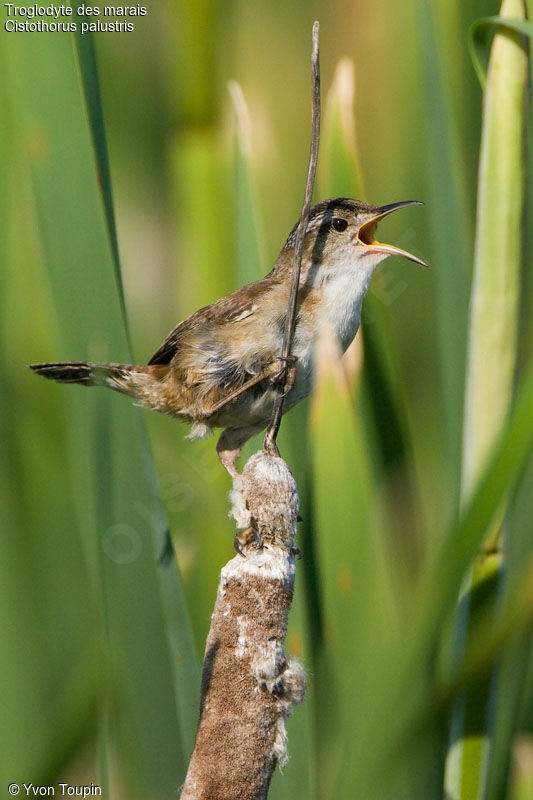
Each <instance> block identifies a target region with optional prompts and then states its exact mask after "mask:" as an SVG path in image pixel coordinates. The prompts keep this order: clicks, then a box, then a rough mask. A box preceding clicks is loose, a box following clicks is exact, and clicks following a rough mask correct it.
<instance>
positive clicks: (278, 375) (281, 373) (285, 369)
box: [270, 355, 298, 389]
mask: <svg viewBox="0 0 533 800" xmlns="http://www.w3.org/2000/svg"><path fill="white" fill-rule="evenodd" d="M279 361H281V362H283V365H282V367H281V369H278V370H277V371H276V372H274V374H273V375H271V376H270V382H271V383H280V381H282V380H286V382H287V383H288V381H289V376H290V374H291V372H292V371H294V368H295V365H296V362H297V361H298V356H292V355H291V356H278V357H277V358H276V360H275V361H274V364H277V363H278V362H279ZM292 385H294V379H293V381H292ZM291 389H292V386H291Z"/></svg>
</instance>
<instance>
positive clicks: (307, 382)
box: [31, 198, 426, 476]
mask: <svg viewBox="0 0 533 800" xmlns="http://www.w3.org/2000/svg"><path fill="white" fill-rule="evenodd" d="M414 204H416V201H405V202H401V203H392V204H391V205H388V206H381V207H379V208H375V207H373V206H369V205H365V204H364V203H360V202H358V201H357V200H350V199H347V198H336V199H334V200H326V201H324V202H322V203H318V205H316V206H314V208H312V209H311V213H310V217H309V222H308V225H307V231H306V234H305V240H304V251H303V257H302V267H301V276H300V287H299V292H298V303H297V317H296V329H295V335H294V340H293V346H292V353H293V355H294V357H295V361H294V384H293V387H292V389H291V391H290V392H289V394H288V395H287V397H286V398H285V404H284V411H286V410H288V409H289V408H291V407H292V406H294V405H295V404H296V403H298V401H299V400H301V399H302V398H303V397H305V396H306V395H307V394H308V393H309V392H310V390H311V385H312V374H313V350H314V345H315V342H316V340H317V335H318V333H319V331H320V330H321V327H322V326H323V325H327V326H329V328H330V329H332V330H333V331H334V332H335V334H336V335H337V338H338V340H339V343H340V346H341V349H342V351H344V350H346V348H347V347H348V345H349V344H350V343H351V342H352V340H353V339H354V337H355V334H356V333H357V329H358V327H359V322H360V319H361V305H362V302H363V298H364V296H365V294H366V292H367V289H368V286H369V283H370V279H371V277H372V275H373V273H374V271H375V269H376V267H377V265H378V264H379V263H380V261H383V259H384V258H386V257H387V256H389V255H398V256H403V257H404V258H408V259H410V260H411V261H415V262H417V263H419V264H422V265H423V266H426V265H425V264H424V262H423V261H421V260H420V259H419V258H417V257H416V256H414V255H411V254H410V253H407V252H405V251H404V250H401V249H400V248H398V247H394V246H392V245H389V244H383V243H381V242H378V241H377V240H376V239H375V238H374V229H375V226H376V224H377V223H378V221H379V220H380V219H382V218H383V217H385V216H387V214H390V213H391V212H392V211H395V210H396V209H398V208H403V207H404V206H409V205H414ZM296 228H297V226H295V228H294V229H293V230H292V232H291V233H290V235H289V238H288V239H287V241H286V243H285V245H284V247H283V249H282V251H281V253H280V254H279V257H278V260H277V261H276V264H275V265H274V269H273V270H272V271H271V272H270V273H269V274H268V275H267V276H266V277H264V278H262V279H261V280H259V281H256V282H255V283H251V284H249V285H248V286H243V287H242V289H237V291H235V292H232V293H231V294H229V295H227V297H223V298H221V299H220V300H217V301H216V302H214V303H211V305H209V306H206V307H205V308H201V309H200V310H199V311H197V312H196V313H195V314H192V315H191V316H190V317H187V319H185V320H184V321H183V322H181V323H180V324H179V325H178V326H177V327H176V328H174V330H173V331H171V333H169V335H168V336H167V338H166V339H165V341H164V342H163V344H162V345H161V347H160V348H159V350H157V352H156V353H154V355H153V356H152V358H151V359H150V361H149V362H148V364H147V365H144V366H136V365H127V364H107V363H97V362H90V361H73V362H65V363H49V364H33V365H32V366H31V369H33V370H34V371H35V372H37V373H39V375H43V376H44V377H45V378H52V379H54V380H56V381H60V382H61V383H80V384H84V385H85V386H96V385H99V386H109V387H110V388H111V389H114V390H115V391H117V392H122V393H123V394H127V395H129V396H130V397H133V398H134V399H135V401H136V402H138V403H140V404H142V405H143V406H146V407H147V408H152V409H154V410H156V411H161V412H163V413H164V414H169V415H170V416H172V417H178V418H180V419H184V420H187V421H189V422H191V423H192V430H191V433H190V436H191V437H196V436H204V435H205V434H207V433H208V432H209V431H210V430H211V429H213V428H223V429H224V430H223V432H222V435H221V436H220V438H219V440H218V444H217V451H218V455H219V458H220V461H221V462H222V464H223V465H224V467H225V468H226V469H227V470H228V472H229V473H230V475H232V476H234V475H236V474H237V469H236V467H235V461H236V459H237V458H238V456H239V453H240V451H241V448H242V446H243V444H244V443H245V442H246V441H247V439H249V438H250V436H252V435H253V434H254V433H257V432H258V431H261V430H262V429H264V428H265V427H266V426H267V424H268V422H269V419H270V415H271V411H272V405H273V402H274V398H275V396H276V392H277V388H276V385H275V384H276V381H277V380H279V379H280V375H281V376H282V375H283V373H284V370H283V366H284V365H283V364H282V362H281V361H280V358H279V355H280V353H281V351H282V341H283V332H284V326H285V317H286V314H287V305H288V298H289V291H290V283H291V272H292V266H293V252H294V244H295V238H296Z"/></svg>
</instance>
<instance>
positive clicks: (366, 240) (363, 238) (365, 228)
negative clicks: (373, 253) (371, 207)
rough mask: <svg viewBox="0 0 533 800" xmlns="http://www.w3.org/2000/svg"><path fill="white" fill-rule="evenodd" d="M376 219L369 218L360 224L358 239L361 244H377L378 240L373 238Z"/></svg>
mask: <svg viewBox="0 0 533 800" xmlns="http://www.w3.org/2000/svg"><path fill="white" fill-rule="evenodd" d="M376 225H377V221H376V220H370V222H366V223H365V224H364V225H362V226H361V229H360V230H359V235H358V237H357V238H358V239H359V241H360V242H361V244H366V245H367V246H371V245H374V244H379V242H378V241H376V239H375V238H374V231H375V229H376Z"/></svg>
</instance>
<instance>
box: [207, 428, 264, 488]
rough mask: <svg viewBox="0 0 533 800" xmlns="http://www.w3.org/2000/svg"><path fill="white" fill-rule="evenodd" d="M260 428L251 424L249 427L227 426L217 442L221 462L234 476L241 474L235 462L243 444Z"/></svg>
mask: <svg viewBox="0 0 533 800" xmlns="http://www.w3.org/2000/svg"><path fill="white" fill-rule="evenodd" d="M259 430H261V429H260V428H255V427H252V426H249V427H247V428H226V430H224V431H222V433H221V435H220V438H219V440H218V442H217V453H218V457H219V460H220V463H221V464H222V466H223V467H224V469H225V470H227V472H229V474H230V475H231V477H232V478H236V477H237V476H238V475H239V471H238V469H237V467H236V466H235V462H236V461H237V459H238V458H239V456H240V454H241V450H242V446H243V444H244V443H245V442H247V441H248V439H249V438H250V436H253V435H254V433H257V432H258V431H259Z"/></svg>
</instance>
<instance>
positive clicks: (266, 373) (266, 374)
mask: <svg viewBox="0 0 533 800" xmlns="http://www.w3.org/2000/svg"><path fill="white" fill-rule="evenodd" d="M275 366H277V361H274V362H273V363H272V364H269V365H268V367H265V368H264V369H262V370H261V372H258V373H257V375H252V377H251V378H249V380H247V381H245V382H244V383H243V384H241V386H238V387H237V389H234V390H233V392H230V393H229V394H228V395H226V396H225V397H223V398H222V400H219V401H218V403H215V404H214V405H213V406H211V407H210V409H209V414H206V417H207V416H211V414H214V413H215V412H216V411H220V409H221V408H224V406H227V405H229V404H230V403H233V401H234V400H236V399H237V398H238V397H240V396H241V394H244V392H246V391H248V389H251V388H252V386H256V385H257V384H258V383H261V381H264V380H266V379H267V378H271V379H272V374H273V373H272V371H273V369H274V367H275ZM285 369H286V367H282V369H281V370H277V371H276V373H275V374H276V375H277V374H278V373H280V372H283V371H284V370H285Z"/></svg>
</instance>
